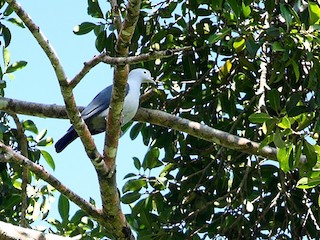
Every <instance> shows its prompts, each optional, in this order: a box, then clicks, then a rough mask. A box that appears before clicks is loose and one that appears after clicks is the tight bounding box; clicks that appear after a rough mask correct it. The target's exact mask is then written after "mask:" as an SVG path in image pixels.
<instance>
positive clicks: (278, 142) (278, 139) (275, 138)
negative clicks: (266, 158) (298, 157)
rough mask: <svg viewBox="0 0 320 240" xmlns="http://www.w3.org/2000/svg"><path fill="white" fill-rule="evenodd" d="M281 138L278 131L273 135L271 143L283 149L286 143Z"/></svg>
mask: <svg viewBox="0 0 320 240" xmlns="http://www.w3.org/2000/svg"><path fill="white" fill-rule="evenodd" d="M282 136H283V134H282V133H281V132H280V131H278V130H277V131H276V132H275V133H274V134H273V142H274V145H276V147H277V148H285V147H286V142H285V141H283V140H282Z"/></svg>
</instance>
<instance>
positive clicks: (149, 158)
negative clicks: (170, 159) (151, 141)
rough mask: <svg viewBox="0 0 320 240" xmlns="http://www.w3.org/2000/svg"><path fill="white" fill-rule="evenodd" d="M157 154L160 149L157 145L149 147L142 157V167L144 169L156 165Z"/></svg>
mask: <svg viewBox="0 0 320 240" xmlns="http://www.w3.org/2000/svg"><path fill="white" fill-rule="evenodd" d="M159 155H160V151H159V149H158V148H157V147H155V148H151V149H150V150H149V151H148V152H147V154H146V155H145V157H144V159H143V162H142V167H143V169H144V170H146V169H152V168H154V167H156V166H157V164H158V158H159Z"/></svg>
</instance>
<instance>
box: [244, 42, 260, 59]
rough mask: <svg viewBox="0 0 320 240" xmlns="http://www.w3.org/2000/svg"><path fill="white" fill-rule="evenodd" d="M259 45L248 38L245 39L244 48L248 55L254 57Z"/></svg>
mask: <svg viewBox="0 0 320 240" xmlns="http://www.w3.org/2000/svg"><path fill="white" fill-rule="evenodd" d="M259 48H260V45H259V44H258V43H256V42H255V41H254V40H253V39H251V38H249V39H247V41H246V49H247V51H248V53H249V55H250V57H252V58H254V57H255V56H256V54H257V51H258V49H259Z"/></svg>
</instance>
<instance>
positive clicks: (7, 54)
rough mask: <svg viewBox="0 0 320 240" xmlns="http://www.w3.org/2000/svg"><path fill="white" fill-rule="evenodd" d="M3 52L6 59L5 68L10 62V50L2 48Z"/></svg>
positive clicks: (4, 59)
mask: <svg viewBox="0 0 320 240" xmlns="http://www.w3.org/2000/svg"><path fill="white" fill-rule="evenodd" d="M2 54H3V61H4V68H7V67H8V66H9V63H10V52H9V49H8V48H3V49H2Z"/></svg>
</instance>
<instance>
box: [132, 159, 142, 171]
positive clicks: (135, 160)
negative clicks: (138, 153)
mask: <svg viewBox="0 0 320 240" xmlns="http://www.w3.org/2000/svg"><path fill="white" fill-rule="evenodd" d="M133 164H134V166H135V168H136V169H137V170H140V169H141V162H140V160H139V158H137V157H133Z"/></svg>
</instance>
